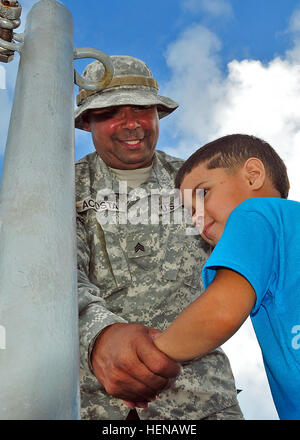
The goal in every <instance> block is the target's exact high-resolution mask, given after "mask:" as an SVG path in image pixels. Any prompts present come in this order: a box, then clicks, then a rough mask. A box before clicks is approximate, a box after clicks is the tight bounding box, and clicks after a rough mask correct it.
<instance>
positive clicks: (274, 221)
mask: <svg viewBox="0 0 300 440" xmlns="http://www.w3.org/2000/svg"><path fill="white" fill-rule="evenodd" d="M176 187H177V188H180V190H181V193H182V197H183V203H184V205H185V206H186V207H187V208H188V209H190V210H191V213H192V216H193V220H194V222H195V223H196V224H197V223H198V222H199V219H198V218H197V217H199V216H198V215H197V214H199V213H198V212H197V211H196V210H195V207H196V189H203V190H204V194H205V195H204V229H203V231H202V233H201V235H202V237H203V238H204V240H206V241H207V242H208V243H210V244H211V245H212V246H213V247H215V249H214V250H213V252H212V254H211V256H210V258H209V259H208V261H207V263H206V264H205V266H204V268H203V281H204V286H205V288H206V290H205V292H204V293H203V294H202V295H201V296H200V297H199V298H198V299H196V300H195V301H194V302H193V303H192V304H191V305H190V306H189V307H187V308H186V309H185V310H184V311H183V312H182V313H181V314H180V315H179V316H178V318H177V319H176V320H175V321H174V322H173V323H172V324H171V325H170V327H168V328H167V330H165V331H164V332H163V333H162V334H161V335H160V336H158V337H157V338H156V339H155V343H156V345H157V347H158V348H159V349H160V350H162V351H163V352H165V353H166V354H167V355H168V356H169V357H170V358H172V359H175V360H177V361H185V360H188V359H191V358H194V357H196V356H202V355H204V354H205V353H207V352H209V351H211V350H213V349H214V348H216V347H218V346H219V345H221V344H223V343H224V342H225V341H226V340H227V339H229V338H230V337H231V336H232V335H233V334H234V333H235V332H236V331H237V330H238V328H239V327H240V326H241V325H242V323H243V322H244V321H245V319H246V318H247V316H248V315H249V314H250V316H251V320H252V323H253V326H254V329H255V332H256V336H257V339H258V342H259V344H260V347H261V350H262V354H263V358H264V365H265V368H266V373H267V376H268V380H269V384H270V388H271V391H272V395H273V399H274V403H275V405H276V409H277V411H278V414H279V417H280V418H281V419H300V398H299V395H300V343H299V342H300V337H299V334H298V332H299V330H300V270H299V266H300V203H298V202H294V201H290V200H285V199H286V198H287V196H288V191H289V180H288V176H287V172H286V167H285V165H284V163H283V162H282V160H281V159H280V157H279V156H278V155H277V153H276V152H275V151H274V150H273V148H272V147H271V146H270V145H269V144H267V143H266V142H264V141H262V140H260V139H258V138H255V137H253V136H247V135H230V136H225V137H223V138H221V139H218V140H216V141H214V142H211V143H209V144H207V145H205V146H204V147H202V148H200V149H199V150H198V151H196V152H195V153H194V154H193V155H192V156H191V157H190V158H189V159H188V160H187V161H186V162H185V163H184V164H183V166H182V167H181V169H180V170H179V172H178V174H177V177H176ZM185 189H192V190H193V196H192V197H191V198H190V199H189V198H186V199H185V194H184V190H185ZM188 192H189V193H190V191H186V193H188ZM225 224H226V226H225ZM297 335H298V336H297ZM297 337H298V339H297ZM298 341H299V342H298Z"/></svg>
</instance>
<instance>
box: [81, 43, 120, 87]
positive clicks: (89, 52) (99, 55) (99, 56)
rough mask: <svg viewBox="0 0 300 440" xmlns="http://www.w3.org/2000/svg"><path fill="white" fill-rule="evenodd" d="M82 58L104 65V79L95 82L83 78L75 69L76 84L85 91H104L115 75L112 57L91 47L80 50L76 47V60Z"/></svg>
mask: <svg viewBox="0 0 300 440" xmlns="http://www.w3.org/2000/svg"><path fill="white" fill-rule="evenodd" d="M81 58H95V59H96V60H98V61H100V62H101V63H102V64H103V66H104V68H105V72H104V75H103V77H102V78H101V79H100V80H98V81H96V82H95V81H89V80H87V79H85V78H83V77H82V76H80V75H79V73H77V71H76V70H75V69H74V73H75V84H77V85H78V86H79V87H80V88H81V89H85V90H93V91H100V90H102V89H104V87H106V86H107V85H108V84H109V83H110V82H111V80H112V77H113V74H114V67H113V65H112V62H111V59H110V57H109V56H108V55H106V54H105V53H104V52H101V50H98V49H92V48H89V47H82V48H79V49H78V48H77V47H74V59H75V60H77V59H81Z"/></svg>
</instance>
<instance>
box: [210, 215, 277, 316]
mask: <svg viewBox="0 0 300 440" xmlns="http://www.w3.org/2000/svg"><path fill="white" fill-rule="evenodd" d="M277 253H278V252H277V240H276V234H275V231H274V229H273V227H272V226H271V224H270V223H269V221H268V220H267V219H266V218H265V217H264V216H263V215H262V214H261V213H258V212H252V211H242V210H234V211H233V212H232V213H231V215H230V217H229V219H228V221H227V223H226V226H225V229H224V232H223V234H222V237H221V238H220V240H219V242H218V244H217V246H216V247H215V249H214V250H213V252H212V254H211V256H210V258H209V259H208V261H207V262H206V264H205V266H204V268H203V282H204V285H205V288H206V287H207V286H208V285H209V284H210V283H211V282H212V281H213V280H214V278H215V276H216V270H217V269H218V268H220V267H225V268H228V269H232V270H234V271H236V272H238V273H240V274H241V275H243V276H244V277H245V278H246V279H247V280H248V281H249V283H250V284H251V285H252V287H253V289H254V290H255V293H256V303H255V305H254V307H253V309H252V311H251V315H253V314H255V313H256V311H257V310H258V309H259V307H260V304H261V302H262V300H263V298H264V296H265V294H266V292H267V291H268V289H269V286H270V284H271V282H272V280H273V277H274V274H275V271H276V264H277ZM274 269H275V270H274Z"/></svg>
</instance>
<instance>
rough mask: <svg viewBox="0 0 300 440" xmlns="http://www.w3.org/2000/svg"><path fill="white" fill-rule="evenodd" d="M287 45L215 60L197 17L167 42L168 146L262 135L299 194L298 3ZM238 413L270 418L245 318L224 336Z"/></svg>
mask: <svg viewBox="0 0 300 440" xmlns="http://www.w3.org/2000/svg"><path fill="white" fill-rule="evenodd" d="M288 31H289V32H292V37H293V39H294V47H293V48H292V49H291V50H289V51H287V52H286V54H284V56H282V57H274V58H273V59H272V60H271V61H269V62H268V63H262V62H261V61H260V60H253V59H244V60H242V61H237V60H232V61H231V62H230V63H229V64H228V66H227V71H226V72H224V70H222V68H221V59H220V51H221V42H220V41H219V39H218V37H217V36H216V35H215V34H214V33H212V32H211V31H210V30H208V29H206V28H205V27H203V26H202V25H194V26H193V27H191V28H189V29H187V30H186V31H185V32H184V33H183V34H182V35H181V36H180V37H179V38H178V40H177V41H175V42H174V43H173V44H172V45H170V46H169V48H168V51H167V54H166V60H167V64H168V66H169V68H170V70H171V72H172V73H171V80H170V81H169V82H168V83H167V84H165V85H164V87H163V91H162V92H163V94H165V95H167V96H170V97H172V98H173V99H175V100H177V101H178V102H179V103H180V106H181V107H180V108H179V109H178V110H177V111H176V113H175V114H174V116H172V117H171V118H170V119H169V120H168V121H166V131H168V132H170V133H171V134H172V137H173V139H174V140H175V142H176V144H177V145H176V146H175V147H173V148H172V149H171V148H170V149H168V152H169V153H170V154H174V155H176V156H179V157H187V156H188V155H190V154H191V153H192V152H193V151H195V149H196V148H197V147H198V146H200V145H203V144H204V143H206V142H208V141H211V140H213V139H216V138H218V137H220V136H223V135H226V134H232V133H245V134H252V135H256V136H258V137H261V138H262V139H264V140H266V141H267V142H269V143H270V144H271V145H272V146H273V147H274V148H275V149H276V151H278V153H279V155H280V156H281V157H282V158H283V159H284V161H285V163H286V165H287V168H288V173H289V177H290V182H291V191H290V198H292V199H295V200H298V201H300V173H299V171H298V167H299V164H300V111H299V102H300V11H295V12H294V14H293V15H292V17H291V21H290V25H289V29H288ZM225 350H226V352H227V353H228V355H229V357H230V360H231V363H232V367H233V370H234V374H235V377H236V381H237V387H238V388H242V389H243V392H242V393H241V394H240V397H239V400H240V403H241V406H242V409H243V411H244V414H245V417H246V418H250V419H264V418H265V419H273V418H275V419H276V418H277V413H276V411H275V409H274V405H273V402H272V398H271V394H270V390H269V386H268V383H267V379H266V374H265V372H264V367H263V362H262V357H261V353H260V349H259V346H258V343H257V341H256V338H255V335H254V332H253V329H252V326H251V325H250V324H249V320H248V321H247V323H246V324H244V325H243V326H242V328H241V329H240V330H239V332H238V333H237V334H236V335H235V336H234V337H233V338H232V339H231V340H230V341H228V342H227V343H226V344H225Z"/></svg>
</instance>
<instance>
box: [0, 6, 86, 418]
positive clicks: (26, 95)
mask: <svg viewBox="0 0 300 440" xmlns="http://www.w3.org/2000/svg"><path fill="white" fill-rule="evenodd" d="M73 52H74V47H73V20H72V16H71V14H70V13H69V11H68V10H67V9H66V8H65V7H64V6H63V5H61V4H60V3H58V2H56V1H55V0H41V1H39V2H38V3H36V4H35V5H34V6H33V8H32V9H31V11H30V12H29V14H28V17H27V23H26V29H25V33H24V45H23V47H22V50H21V58H20V65H19V71H18V77H17V83H16V88H15V98H14V104H13V110H12V114H11V121H10V127H9V134H8V141H7V146H6V154H5V160H4V167H3V175H2V183H1V188H0V328H1V332H0V335H1V337H2V340H1V341H0V342H1V343H0V419H22V420H24V419H78V418H79V409H80V408H79V406H80V405H79V385H78V382H79V380H78V377H79V374H78V370H79V362H78V317H77V294H76V234H75V199H74V193H75V191H74V190H75V188H74V122H73V105H74V100H73V80H74V70H73ZM37 59H38V63H37V62H36V60H37ZM4 338H5V339H4Z"/></svg>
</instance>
